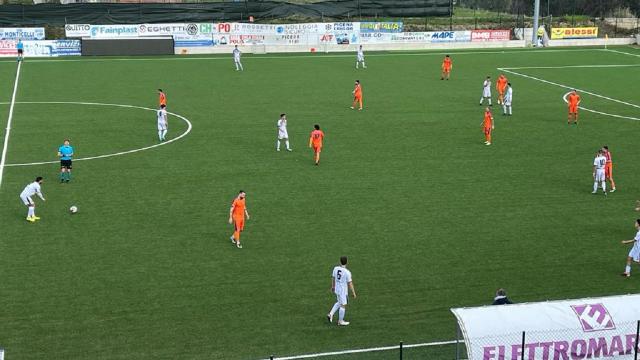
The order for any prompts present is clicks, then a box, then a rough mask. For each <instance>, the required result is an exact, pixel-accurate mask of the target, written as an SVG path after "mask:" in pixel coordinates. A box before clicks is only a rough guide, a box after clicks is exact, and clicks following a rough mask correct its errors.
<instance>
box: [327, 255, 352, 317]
mask: <svg viewBox="0 0 640 360" xmlns="http://www.w3.org/2000/svg"><path fill="white" fill-rule="evenodd" d="M349 289H351V295H352V296H353V298H354V299H355V298H356V289H355V288H354V287H353V279H352V278H351V271H349V270H348V269H347V257H346V256H341V257H340V265H337V266H336V267H334V268H333V273H332V274H331V292H332V293H334V294H336V299H337V301H336V303H335V304H333V307H332V308H331V311H330V312H329V313H328V314H327V320H329V322H330V323H333V315H334V314H335V313H336V311H339V312H338V316H339V317H338V325H339V326H347V325H349V322H348V321H344V314H345V312H346V311H347V298H348V297H349Z"/></svg>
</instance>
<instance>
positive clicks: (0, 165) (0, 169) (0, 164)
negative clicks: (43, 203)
mask: <svg viewBox="0 0 640 360" xmlns="http://www.w3.org/2000/svg"><path fill="white" fill-rule="evenodd" d="M21 68H22V61H19V62H18V69H17V70H16V80H15V82H14V83H13V95H11V105H9V117H8V118H7V128H6V131H5V133H4V143H3V145H2V155H1V157H0V188H2V177H3V175H4V167H5V162H6V160H7V149H8V148H9V136H10V135H11V120H12V119H13V109H14V106H15V104H16V94H17V93H18V81H19V80H20V69H21Z"/></svg>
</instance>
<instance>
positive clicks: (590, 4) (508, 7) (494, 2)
mask: <svg viewBox="0 0 640 360" xmlns="http://www.w3.org/2000/svg"><path fill="white" fill-rule="evenodd" d="M457 2H458V4H459V5H462V6H465V7H470V8H476V9H484V10H491V11H500V12H509V13H514V14H517V13H518V14H522V13H527V14H532V13H533V5H534V0H457ZM627 9H628V10H630V12H631V15H633V16H640V1H639V0H540V15H542V16H546V15H548V14H551V15H554V16H563V15H574V14H575V15H589V16H593V17H609V16H615V15H616V14H618V13H620V12H624V11H625V10H627Z"/></svg>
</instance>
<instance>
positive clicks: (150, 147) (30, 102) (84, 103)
mask: <svg viewBox="0 0 640 360" xmlns="http://www.w3.org/2000/svg"><path fill="white" fill-rule="evenodd" d="M6 104H7V103H6V102H0V105H6ZM18 104H67V105H68V104H71V105H93V106H114V107H122V108H130V109H142V110H149V111H156V109H151V108H148V107H144V106H136V105H122V104H105V103H94V102H74V101H21V102H18ZM167 114H170V115H173V116H175V117H177V118H179V119H180V120H182V121H184V122H186V123H187V130H186V131H185V132H184V133H182V134H180V136H178V137H175V138H173V139H171V140H168V141H165V142H161V143H158V144H154V145H150V146H145V147H142V148H139V149H133V150H127V151H121V152H117V153H113V154H104V155H97V156H90V157H85V158H79V159H73V161H84V160H94V159H102V158H108V157H112V156H120V155H126V154H132V153H136V152H139V151H145V150H149V149H153V148H156V147H159V146H163V145H168V144H170V143H172V142H174V141H178V140H180V139H182V138H183V137H185V136H187V134H189V133H190V132H191V129H192V125H191V121H189V119H187V118H186V117H184V116H182V115H179V114H176V113H172V112H169V111H167ZM55 163H58V161H40V162H32V163H21V164H6V165H4V166H6V167H9V166H32V165H44V164H55Z"/></svg>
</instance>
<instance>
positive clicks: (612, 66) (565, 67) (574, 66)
mask: <svg viewBox="0 0 640 360" xmlns="http://www.w3.org/2000/svg"><path fill="white" fill-rule="evenodd" d="M638 66H640V64H617V65H564V66H522V67H506V68H500V69H502V70H527V69H573V68H616V67H638Z"/></svg>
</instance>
